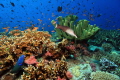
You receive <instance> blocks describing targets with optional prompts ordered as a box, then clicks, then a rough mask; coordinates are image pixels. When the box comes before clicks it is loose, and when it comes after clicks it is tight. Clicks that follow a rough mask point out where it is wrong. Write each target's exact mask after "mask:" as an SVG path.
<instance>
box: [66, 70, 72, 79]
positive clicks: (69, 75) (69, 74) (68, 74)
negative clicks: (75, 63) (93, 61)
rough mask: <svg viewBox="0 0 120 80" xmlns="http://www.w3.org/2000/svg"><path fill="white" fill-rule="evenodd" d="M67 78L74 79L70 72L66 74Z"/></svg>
mask: <svg viewBox="0 0 120 80" xmlns="http://www.w3.org/2000/svg"><path fill="white" fill-rule="evenodd" d="M66 76H67V78H68V79H72V77H73V75H72V74H71V72H70V71H67V72H66Z"/></svg>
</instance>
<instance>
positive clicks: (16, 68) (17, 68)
mask: <svg viewBox="0 0 120 80" xmlns="http://www.w3.org/2000/svg"><path fill="white" fill-rule="evenodd" d="M24 59H25V55H21V56H20V57H19V59H18V61H17V63H16V64H15V66H14V67H13V69H12V70H11V73H17V72H19V70H20V69H21V66H22V65H23V62H24Z"/></svg>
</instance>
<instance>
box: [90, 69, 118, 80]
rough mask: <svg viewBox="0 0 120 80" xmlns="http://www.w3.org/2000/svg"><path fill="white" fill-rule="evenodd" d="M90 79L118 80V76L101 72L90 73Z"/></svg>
mask: <svg viewBox="0 0 120 80" xmlns="http://www.w3.org/2000/svg"><path fill="white" fill-rule="evenodd" d="M90 77H91V80H119V76H117V75H114V74H110V73H108V72H103V71H96V72H92V73H91V75H90Z"/></svg>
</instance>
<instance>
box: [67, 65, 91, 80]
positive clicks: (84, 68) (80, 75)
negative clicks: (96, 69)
mask: <svg viewBox="0 0 120 80" xmlns="http://www.w3.org/2000/svg"><path fill="white" fill-rule="evenodd" d="M68 71H70V72H71V73H72V74H73V78H72V79H73V80H84V79H86V74H87V75H88V74H90V73H91V72H92V68H91V66H90V64H79V65H76V66H73V67H71V68H69V70H68Z"/></svg>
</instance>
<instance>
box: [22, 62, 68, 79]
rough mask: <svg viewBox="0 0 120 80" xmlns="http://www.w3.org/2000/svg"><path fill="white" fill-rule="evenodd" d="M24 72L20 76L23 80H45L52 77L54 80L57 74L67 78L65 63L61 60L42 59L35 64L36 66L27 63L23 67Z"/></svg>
mask: <svg viewBox="0 0 120 80" xmlns="http://www.w3.org/2000/svg"><path fill="white" fill-rule="evenodd" d="M24 70H25V73H23V75H22V76H21V78H22V79H23V80H28V79H29V80H34V79H36V80H45V79H52V80H56V79H57V77H58V76H59V77H60V78H64V79H68V78H67V75H66V73H67V63H66V62H65V61H63V60H60V61H57V60H56V61H47V62H46V61H44V60H42V61H41V62H39V63H38V64H37V67H34V66H32V65H29V66H28V67H27V68H24Z"/></svg>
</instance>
